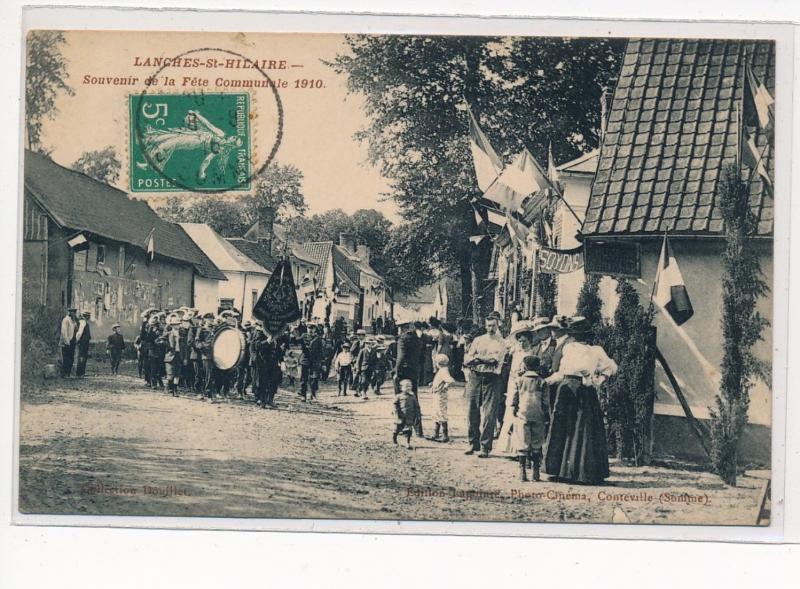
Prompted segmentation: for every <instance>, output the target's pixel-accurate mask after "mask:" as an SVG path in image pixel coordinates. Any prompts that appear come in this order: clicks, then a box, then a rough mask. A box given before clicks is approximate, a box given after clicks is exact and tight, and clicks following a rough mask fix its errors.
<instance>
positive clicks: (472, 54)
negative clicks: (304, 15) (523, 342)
mask: <svg viewBox="0 0 800 589" xmlns="http://www.w3.org/2000/svg"><path fill="white" fill-rule="evenodd" d="M591 41H592V42H591V43H589V42H579V41H569V40H555V41H552V40H546V39H541V38H538V39H537V38H530V37H526V38H519V39H503V38H497V37H433V36H428V37H415V36H366V35H356V36H348V37H347V44H348V52H347V53H342V54H340V55H339V56H338V57H337V58H336V59H335V60H334V61H333V63H331V64H330V65H331V66H332V67H333V68H334V69H335V70H336V71H337V72H340V73H344V74H346V75H347V76H348V89H349V91H350V92H352V93H358V94H361V95H363V96H364V98H365V111H366V114H367V117H368V121H369V122H368V124H367V126H366V127H365V128H363V129H362V130H360V131H359V132H358V133H357V134H356V138H357V139H359V140H361V141H364V142H366V143H367V145H368V154H369V155H368V157H369V160H370V162H371V163H373V164H374V165H376V166H378V167H379V169H380V171H381V173H382V175H383V176H384V177H385V178H387V179H389V180H390V181H391V186H392V188H391V192H390V196H391V197H392V198H393V199H394V200H395V201H396V202H397V203H398V205H399V208H400V214H401V216H402V217H403V219H404V220H405V221H406V222H407V223H409V227H410V234H409V235H410V237H411V238H412V239H413V240H414V241H416V242H417V243H419V244H422V245H423V246H424V248H425V251H426V254H427V258H428V259H430V260H431V262H432V263H433V264H434V265H435V266H437V267H442V268H457V269H458V270H459V272H460V274H461V278H462V280H461V283H462V291H463V292H465V293H466V292H469V293H471V296H465V297H463V300H464V309H463V310H464V311H466V309H467V308H470V307H471V308H473V309H477V306H476V305H472V300H473V299H477V298H478V297H479V296H481V293H482V289H483V285H482V284H480V281H479V269H480V268H485V267H486V266H487V264H486V261H485V259H484V258H485V257H486V255H487V248H485V247H478V248H473V247H472V245H471V244H470V242H469V237H470V235H473V234H474V232H475V231H476V227H475V222H474V218H473V215H472V209H471V206H470V200H471V199H472V198H475V197H479V196H480V192H479V190H478V187H477V183H476V181H475V175H474V170H473V168H472V157H471V154H470V151H469V142H468V133H467V129H468V121H467V112H466V105H467V103H469V105H470V106H471V107H472V109H473V111H474V112H475V114H476V116H477V117H478V118H479V121H480V124H481V125H482V126H483V127H484V128H485V130H488V131H490V132H489V133H488V134H489V137H490V139H491V140H492V141H493V143H495V148H496V149H497V150H498V151H499V152H500V153H501V154H502V155H503V156H505V157H508V156H509V155H510V154H511V153H514V152H516V151H518V150H519V148H520V147H521V146H527V147H529V148H530V149H531V150H532V151H533V152H534V155H537V154H538V156H539V157H540V158H543V157H544V156H545V154H546V146H547V140H546V139H545V138H544V132H543V131H541V129H545V130H546V131H547V134H548V135H550V137H552V139H553V142H554V147H556V146H557V149H556V152H557V153H559V154H565V155H566V154H570V155H572V156H574V155H577V154H579V153H580V152H581V151H582V150H585V149H589V148H592V147H594V146H596V137H597V132H596V131H595V132H589V131H588V129H592V128H594V127H596V126H597V122H598V118H599V115H598V113H599V104H598V97H599V93H600V89H599V88H596V89H595V88H592V84H593V83H594V82H595V80H597V79H600V78H602V79H606V80H607V79H608V78H610V77H611V76H612V75H613V72H615V71H616V68H617V65H618V54H619V53H620V50H621V42H618V41H605V40H591ZM537 48H538V49H537ZM587 53H588V54H592V55H593V57H591V59H590V57H589V56H588V55H586V54H587ZM595 54H596V55H595ZM537 59H538V60H539V61H538V62H536V60H537ZM562 62H563V63H562ZM559 63H561V66H560V67H559ZM534 67H535V68H536V69H534V70H533V71H532V70H531V68H534ZM598 69H599V70H601V71H599V72H598V71H596V70H598ZM539 70H541V73H539ZM556 82H557V83H556ZM566 90H569V91H570V92H569V96H568V100H570V101H571V103H570V104H569V107H568V108H567V107H566V106H565V108H564V111H563V112H559V111H558V110H557V109H554V108H553V107H552V106H551V104H556V105H562V104H564V103H565V99H564V98H563V97H561V96H559V95H558V93H559V92H562V91H566ZM579 136H580V139H578V138H579Z"/></svg>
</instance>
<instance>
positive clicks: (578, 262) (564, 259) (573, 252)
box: [539, 247, 583, 274]
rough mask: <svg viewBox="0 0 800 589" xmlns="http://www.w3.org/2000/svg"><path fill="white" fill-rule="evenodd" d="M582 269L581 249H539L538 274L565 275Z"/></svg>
mask: <svg viewBox="0 0 800 589" xmlns="http://www.w3.org/2000/svg"><path fill="white" fill-rule="evenodd" d="M581 268H583V247H576V248H573V249H569V250H558V249H553V248H549V247H540V248H539V272H544V273H545V274H567V273H569V272H575V271H576V270H580V269H581Z"/></svg>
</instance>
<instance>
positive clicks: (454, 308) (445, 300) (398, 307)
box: [394, 278, 461, 324]
mask: <svg viewBox="0 0 800 589" xmlns="http://www.w3.org/2000/svg"><path fill="white" fill-rule="evenodd" d="M431 317H435V318H436V319H439V320H440V321H449V322H451V323H455V322H456V321H457V320H458V319H459V318H460V317H461V302H460V297H459V296H458V285H457V284H456V282H455V280H453V279H451V278H442V279H439V280H437V281H436V282H434V283H432V284H429V285H427V286H423V287H421V288H419V289H417V290H416V291H414V292H413V293H410V294H399V295H397V296H396V297H395V300H394V319H395V321H396V322H397V323H398V324H402V323H407V322H409V321H428V320H430V318H431Z"/></svg>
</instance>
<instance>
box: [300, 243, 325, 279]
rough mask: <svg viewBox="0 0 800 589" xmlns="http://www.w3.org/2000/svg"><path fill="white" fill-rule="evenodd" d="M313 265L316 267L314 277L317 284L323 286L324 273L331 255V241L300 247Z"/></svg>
mask: <svg viewBox="0 0 800 589" xmlns="http://www.w3.org/2000/svg"><path fill="white" fill-rule="evenodd" d="M300 247H301V248H302V249H303V251H304V252H305V253H306V255H307V257H308V258H310V259H311V260H312V261H313V262H314V263H315V264H317V265H318V267H317V273H316V275H315V278H316V281H317V284H325V273H326V271H327V269H328V260H329V259H330V255H331V248H332V247H333V242H332V241H311V242H307V243H303V244H301V246H300Z"/></svg>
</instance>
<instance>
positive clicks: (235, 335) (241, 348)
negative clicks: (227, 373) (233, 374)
mask: <svg viewBox="0 0 800 589" xmlns="http://www.w3.org/2000/svg"><path fill="white" fill-rule="evenodd" d="M246 345H247V340H245V337H244V333H243V332H242V331H241V330H239V329H237V328H235V327H233V326H232V325H223V326H222V327H220V328H219V329H218V330H217V331H216V332H215V333H214V337H213V340H212V342H211V358H212V361H213V362H214V366H216V367H217V368H219V369H220V370H230V369H231V368H235V367H236V365H237V364H239V362H241V360H242V358H243V357H244V353H245V346H246Z"/></svg>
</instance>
